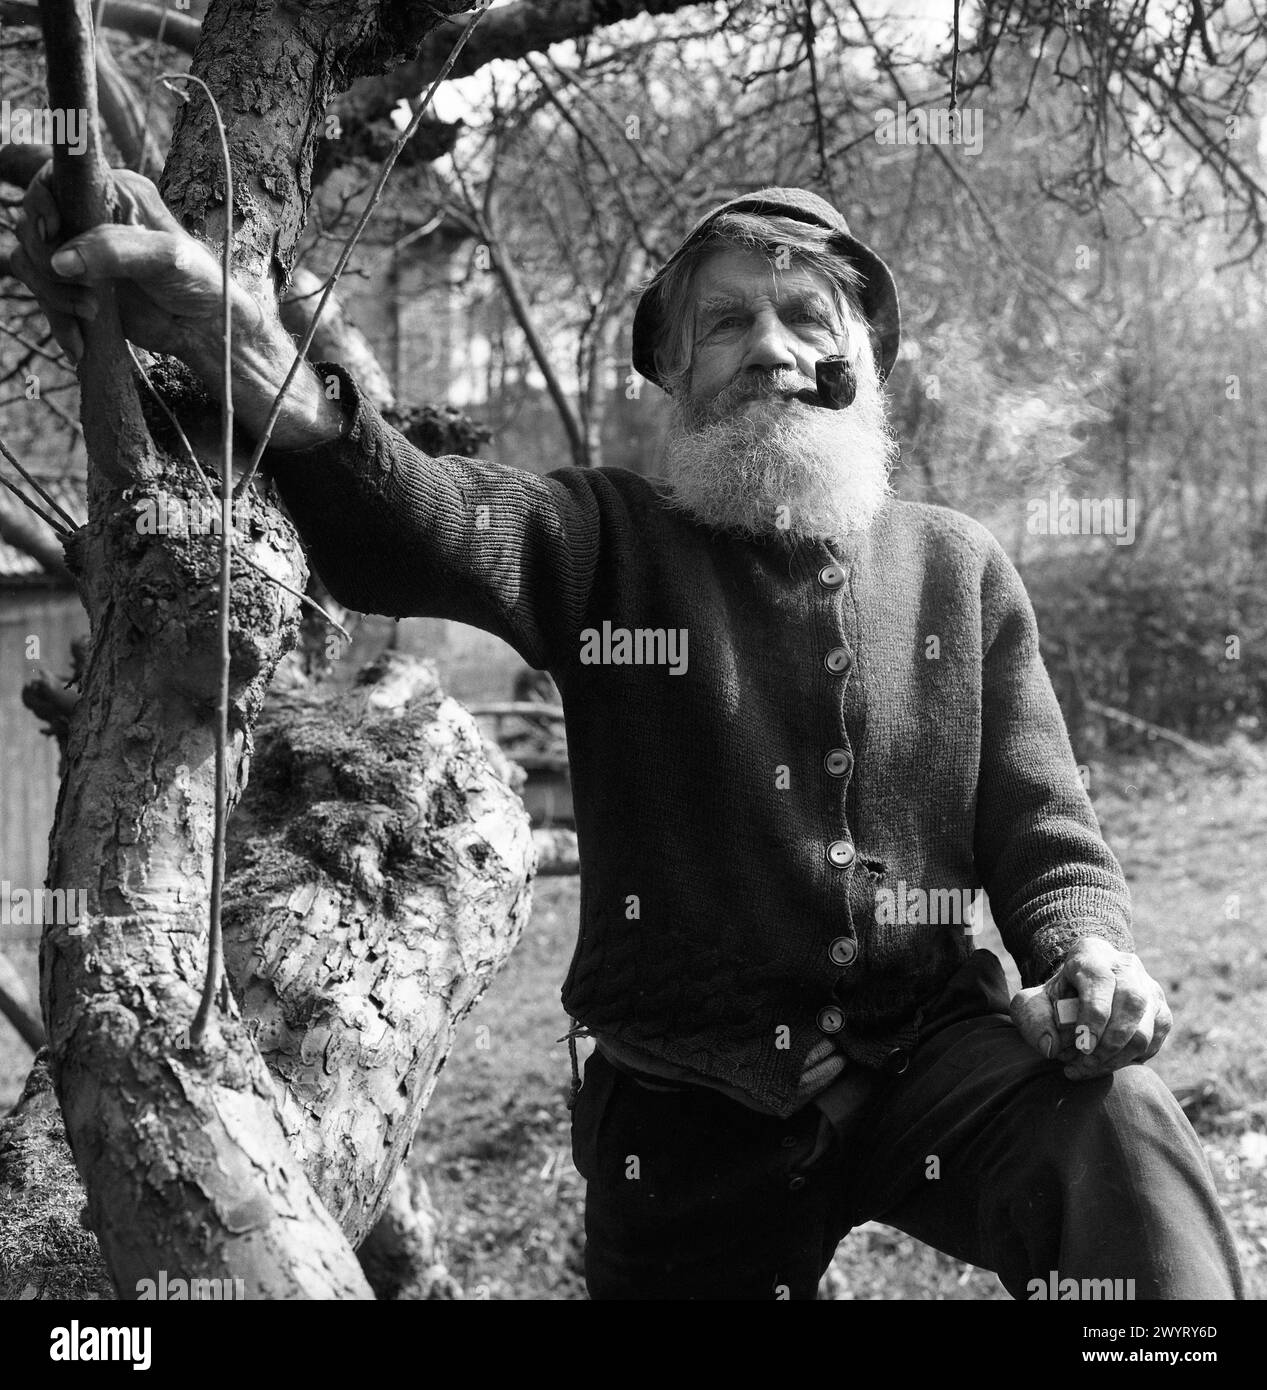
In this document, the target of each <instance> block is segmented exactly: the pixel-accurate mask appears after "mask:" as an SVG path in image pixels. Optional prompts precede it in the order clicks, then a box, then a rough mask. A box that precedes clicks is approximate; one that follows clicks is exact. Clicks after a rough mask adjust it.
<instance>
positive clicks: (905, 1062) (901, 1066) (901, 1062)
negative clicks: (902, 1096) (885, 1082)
mask: <svg viewBox="0 0 1267 1390" xmlns="http://www.w3.org/2000/svg"><path fill="white" fill-rule="evenodd" d="M880 1065H881V1066H882V1067H883V1068H884V1070H885V1071H887V1072H888V1074H889V1075H890V1076H901V1075H902V1073H903V1072H904V1071H905V1070H906V1069H907V1067H909V1066H910V1065H911V1058H910V1054H909V1053H907V1052H903V1051H902V1049H901V1048H900V1047H895V1048H893V1050H892V1051H891V1052H886V1053H885V1054H884V1061H883V1062H882V1063H881V1064H880Z"/></svg>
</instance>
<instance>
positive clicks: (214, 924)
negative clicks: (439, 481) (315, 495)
mask: <svg viewBox="0 0 1267 1390" xmlns="http://www.w3.org/2000/svg"><path fill="white" fill-rule="evenodd" d="M160 80H161V81H162V82H163V83H165V84H167V85H170V80H175V81H178V82H193V83H195V84H196V85H197V86H199V87H201V88H202V90H203V93H204V94H205V96H206V98H207V101H208V102H209V103H210V104H211V114H212V116H213V117H214V119H215V123H216V133H217V134H218V135H219V137H220V151H221V154H222V156H223V158H224V251H223V257H222V262H223V263H222V265H221V270H222V272H223V275H224V283H223V285H222V286H221V315H222V317H223V324H222V326H221V345H222V348H223V354H224V355H223V359H222V364H221V373H222V377H221V382H220V387H221V391H220V394H221V401H220V424H221V429H222V431H223V434H224V438H223V440H222V441H221V444H222V450H223V455H222V460H221V465H220V467H221V476H220V612H219V618H218V627H219V632H218V637H219V647H220V651H219V660H220V691H219V696H218V698H217V700H216V819H215V834H214V838H213V842H212V849H211V929H210V933H209V941H208V944H207V975H206V979H205V980H204V981H203V986H202V999H201V1001H200V1002H199V1004H198V1012H197V1013H196V1014H195V1015H194V1021H193V1023H192V1024H191V1025H190V1028H189V1041H190V1043H191V1044H192V1045H193V1046H194V1047H197V1046H198V1045H199V1044H200V1043H201V1042H202V1037H203V1034H204V1033H205V1032H206V1028H207V1020H208V1019H209V1018H210V1017H211V1010H212V1008H213V1007H214V1006H215V999H216V991H217V990H218V989H219V986H220V972H221V966H222V962H223V958H224V945H223V939H222V935H221V926H220V904H221V899H222V897H223V894H224V843H225V831H226V827H227V824H228V818H229V817H228V813H229V804H228V803H229V608H230V589H231V583H232V577H233V573H232V571H233V337H232V334H233V325H232V314H231V309H232V290H233V277H232V271H233V161H232V160H231V159H230V158H229V137H228V135H227V134H226V133H225V129H224V121H223V120H222V119H221V117H220V105H219V103H218V102H217V101H216V99H215V97H214V96H213V95H212V94H211V88H210V87H208V86H207V84H206V83H205V82H204V81H203V80H202V78H201V77H195V76H194V75H193V74H192V73H177V72H172V73H164V74H163V75H162V77H161V79H160ZM134 360H135V359H134ZM191 452H192V450H191ZM199 471H201V470H199Z"/></svg>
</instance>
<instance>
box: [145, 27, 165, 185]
mask: <svg viewBox="0 0 1267 1390" xmlns="http://www.w3.org/2000/svg"><path fill="white" fill-rule="evenodd" d="M167 15H168V9H167V6H166V5H164V6H163V17H162V19H160V20H159V21H158V37H157V38H156V39H155V40H154V56H153V58H152V59H151V60H150V80H149V81H148V82H147V83H146V84H145V105H144V106H143V107H142V108H141V129H142V131H143V132H144V131H146V130H148V129H149V125H150V106H151V105H152V104H153V101H154V86H155V83H156V82H157V80H158V64H159V60H160V59H161V58H162V56H163V55H162V53H161V52H160V51H159V50H160V49H161V48H162V46H163V34H164V32H165V31H166V29H167ZM147 154H148V143H147V141H146V140H145V139H144V136H142V139H141V158H140V160H139V161H138V162H137V172H138V173H141V174H143V173H144V172H145V165H146V163H147Z"/></svg>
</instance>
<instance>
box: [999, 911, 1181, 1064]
mask: <svg viewBox="0 0 1267 1390" xmlns="http://www.w3.org/2000/svg"><path fill="white" fill-rule="evenodd" d="M1060 1000H1076V1001H1077V1012H1076V1015H1075V1016H1074V1017H1072V1018H1070V1020H1069V1021H1068V1022H1066V1023H1062V1022H1061V1021H1060V1015H1059V1013H1058V1011H1057V1002H1058V1001H1060ZM1066 1009H1067V1012H1068V1013H1069V1014H1073V1013H1074V1010H1073V1008H1072V1006H1069V1005H1067V1006H1066ZM1012 1022H1013V1023H1015V1024H1016V1026H1017V1027H1018V1028H1019V1029H1020V1030H1021V1034H1022V1036H1023V1037H1024V1038H1025V1041H1026V1042H1028V1043H1029V1044H1030V1046H1031V1047H1033V1048H1035V1049H1036V1050H1037V1051H1038V1052H1040V1053H1042V1055H1043V1056H1044V1057H1050V1058H1052V1059H1053V1060H1054V1061H1058V1062H1063V1063H1064V1064H1065V1075H1066V1076H1067V1077H1068V1078H1069V1079H1070V1080H1071V1081H1083V1080H1086V1079H1087V1078H1089V1077H1092V1076H1106V1075H1107V1074H1108V1073H1109V1072H1111V1071H1117V1069H1118V1068H1119V1067H1128V1066H1130V1065H1131V1064H1132V1063H1133V1062H1146V1061H1147V1060H1148V1059H1149V1058H1150V1057H1152V1056H1155V1055H1156V1053H1157V1052H1158V1051H1159V1050H1160V1048H1161V1045H1162V1043H1164V1042H1165V1041H1166V1035H1167V1034H1168V1033H1169V1032H1170V1029H1171V1025H1172V1024H1173V1022H1174V1019H1173V1018H1172V1016H1171V1013H1170V1009H1169V1007H1168V1006H1167V1004H1166V996H1165V994H1164V993H1163V991H1162V988H1161V986H1160V985H1159V984H1158V983H1157V981H1156V980H1154V979H1153V978H1152V976H1151V975H1149V973H1148V971H1147V970H1145V969H1144V967H1143V964H1142V963H1141V962H1140V959H1139V957H1138V956H1135V955H1132V954H1131V953H1130V952H1129V951H1119V950H1118V949H1117V947H1116V946H1113V945H1111V944H1110V943H1109V942H1107V941H1105V940H1104V938H1103V937H1101V936H1084V937H1083V938H1082V939H1081V940H1080V941H1079V942H1078V943H1077V945H1075V946H1074V948H1073V950H1071V951H1070V952H1069V954H1068V955H1067V956H1066V957H1065V960H1064V964H1063V965H1061V967H1060V969H1059V970H1057V971H1056V973H1055V974H1054V975H1053V976H1052V977H1051V979H1050V980H1048V981H1047V982H1046V984H1042V985H1035V986H1034V988H1033V989H1023V990H1021V991H1020V993H1019V994H1017V995H1016V997H1015V998H1014V999H1013V1000H1012Z"/></svg>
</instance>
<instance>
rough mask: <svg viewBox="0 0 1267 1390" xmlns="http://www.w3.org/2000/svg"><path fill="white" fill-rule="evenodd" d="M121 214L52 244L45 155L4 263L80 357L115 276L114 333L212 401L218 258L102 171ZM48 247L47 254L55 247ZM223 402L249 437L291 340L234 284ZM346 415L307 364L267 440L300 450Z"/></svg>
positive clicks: (128, 180) (326, 436)
mask: <svg viewBox="0 0 1267 1390" xmlns="http://www.w3.org/2000/svg"><path fill="white" fill-rule="evenodd" d="M111 174H112V175H113V178H114V186H115V190H116V192H117V194H118V197H119V205H120V216H121V217H122V218H124V219H125V220H124V221H122V222H117V223H112V224H110V225H106V226H100V227H93V228H92V229H91V230H90V231H87V232H84V233H83V234H82V235H80V236H77V237H74V238H72V239H71V240H70V241H68V242H66V243H65V245H63V246H61V247H57V242H58V239H59V236H60V233H61V219H60V217H59V216H58V212H57V204H56V202H55V201H54V198H53V189H52V177H53V165H52V161H51V160H50V161H49V163H47V164H46V165H45V166H44V167H43V168H42V169H41V170H40V172H39V173H38V174H37V175H36V177H35V178H34V179H33V180H32V181H31V185H30V187H29V188H28V189H27V192H26V196H25V198H24V199H23V201H22V214H21V216H20V217H19V219H18V226H17V233H18V245H17V247H16V248H15V249H14V250H13V252H12V253H11V255H10V257H9V266H10V269H11V270H12V272H13V274H14V275H16V276H17V278H18V279H19V280H21V281H22V282H23V283H24V284H25V285H26V286H27V287H28V288H29V289H30V290H31V291H32V292H33V293H34V295H35V296H36V298H37V299H38V300H39V302H40V307H41V308H42V309H43V310H44V313H45V314H46V315H47V317H48V322H49V327H50V328H51V329H52V330H53V335H54V337H55V338H56V339H57V341H58V342H59V343H60V344H61V346H62V348H63V349H64V350H65V351H66V352H67V353H69V354H70V356H71V357H73V358H74V359H75V361H76V362H78V361H79V359H80V358H81V357H82V356H83V352H84V338H83V321H85V320H91V319H93V318H95V317H96V314H97V307H98V305H97V298H96V295H95V293H94V286H101V285H105V284H108V283H109V284H113V286H114V289H115V293H116V302H117V304H118V309H119V319H120V323H121V325H122V328H123V334H124V336H125V337H126V338H128V339H129V340H130V341H131V342H133V343H137V344H138V345H139V346H141V347H143V348H148V349H149V350H150V351H152V352H164V353H170V354H171V355H172V356H173V357H179V358H180V359H181V360H182V361H184V362H186V363H188V364H189V366H190V367H192V368H193V370H194V372H195V373H196V374H197V376H198V377H199V378H200V379H201V380H202V383H203V385H204V386H206V388H207V390H208V391H209V392H210V393H211V395H212V396H213V398H215V399H216V400H219V399H220V398H221V396H222V394H223V391H222V375H221V373H222V370H223V368H222V353H223V349H222V347H221V342H222V337H221V333H222V327H223V299H222V296H223V286H224V276H223V274H222V272H221V267H220V263H219V261H218V260H217V259H216V258H215V257H214V256H213V255H212V253H211V252H210V251H209V250H208V249H207V248H206V247H205V246H204V245H203V244H202V242H200V241H199V240H198V239H197V238H196V237H192V236H190V235H189V233H188V232H186V231H185V230H184V228H183V227H182V226H181V225H180V223H179V222H177V220H176V219H175V218H174V217H173V216H172V214H171V213H170V212H169V211H168V209H167V206H166V204H165V203H164V202H163V200H162V198H161V197H159V192H158V189H157V188H156V187H155V185H154V184H153V183H151V182H150V180H149V179H147V178H145V177H144V176H143V175H141V174H134V173H132V172H131V171H130V170H127V169H112V170H111ZM54 248H57V249H56V252H55V254H54ZM230 314H231V317H232V328H233V372H232V387H233V408H234V410H235V412H236V413H237V417H238V420H239V421H240V422H241V423H242V425H243V426H244V427H245V428H246V429H247V431H248V432H250V433H252V434H254V435H255V436H256V437H257V438H258V437H259V435H260V433H261V432H262V431H263V428H264V422H265V420H266V419H267V418H268V415H269V412H270V411H271V409H272V406H273V401H274V400H275V399H276V396H277V393H278V391H280V389H281V386H282V382H283V381H284V380H285V379H286V375H287V373H288V372H289V371H290V368H291V366H292V364H293V363H294V360H295V343H294V341H293V339H292V338H291V337H290V335H289V334H288V333H287V332H286V330H285V329H284V328H283V327H282V325H281V322H280V320H279V319H278V318H277V315H276V313H266V312H265V310H264V309H263V308H262V307H261V306H260V305H259V304H258V303H257V302H256V301H255V299H254V298H253V297H252V296H251V295H250V294H249V293H248V292H247V291H246V290H244V289H243V288H242V287H241V286H240V285H237V284H232V283H231V285H230ZM344 424H345V421H344V417H343V412H342V410H341V408H340V407H339V405H338V403H337V401H335V400H332V399H328V398H327V397H326V395H325V393H324V391H323V389H322V384H321V381H320V379H319V378H318V377H317V375H316V373H315V372H314V371H312V370H311V369H310V368H308V367H307V366H306V365H305V367H304V368H303V369H301V370H300V371H299V372H297V373H296V375H295V377H294V379H293V380H292V382H291V384H290V387H289V388H288V390H287V393H286V398H285V401H284V404H283V408H282V411H281V414H280V415H279V416H278V419H277V421H276V424H275V426H274V428H273V432H272V436H271V443H272V445H273V447H274V448H281V449H303V448H309V447H312V446H313V445H317V444H324V443H326V442H327V441H329V440H333V439H338V438H339V436H340V435H341V434H342V432H343V429H344Z"/></svg>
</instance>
